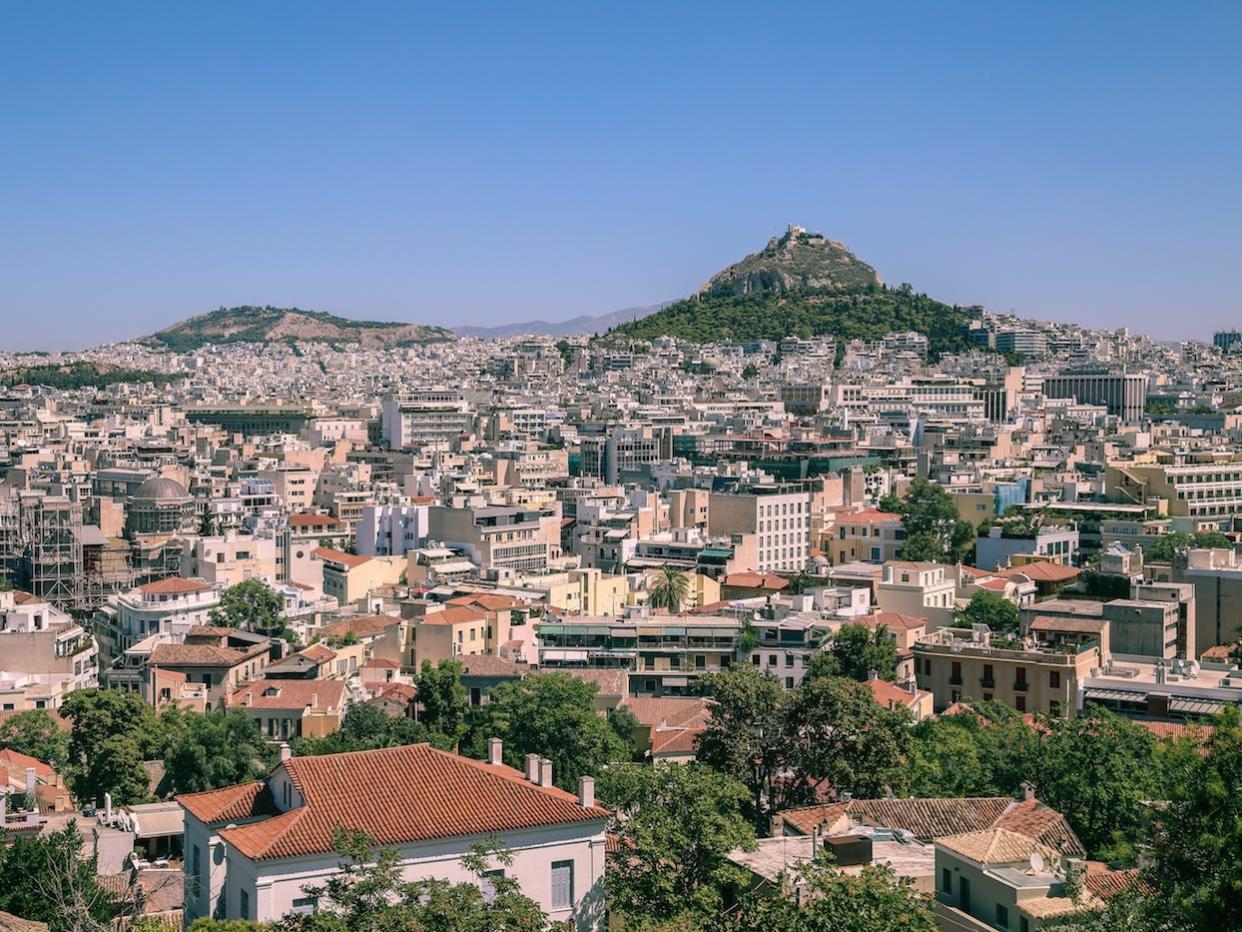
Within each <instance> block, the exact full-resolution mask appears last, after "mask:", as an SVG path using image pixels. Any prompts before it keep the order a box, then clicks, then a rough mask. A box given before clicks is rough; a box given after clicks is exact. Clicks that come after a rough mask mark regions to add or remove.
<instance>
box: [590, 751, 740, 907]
mask: <svg viewBox="0 0 1242 932" xmlns="http://www.w3.org/2000/svg"><path fill="white" fill-rule="evenodd" d="M597 786H598V790H599V796H600V800H601V801H602V802H603V803H604V804H605V805H607V806H609V807H610V808H612V810H613V824H612V830H613V831H615V832H616V833H617V834H618V835H619V836H620V843H621V849H622V851H623V852H624V853H623V855H622V856H621V857H618V858H616V859H615V860H614V861H613V862H611V863H610V865H609V868H608V873H607V875H606V882H607V885H608V895H609V898H610V901H611V903H612V904H613V906H614V908H616V909H617V910H619V911H620V912H621V913H623V914H624V915H625V916H627V917H628V918H629V919H630V921H631V922H633V921H641V922H644V923H645V922H648V921H651V920H655V921H658V922H665V921H669V920H674V919H678V918H686V917H687V914H691V915H699V916H710V915H714V914H717V913H719V911H720V909H721V907H722V905H723V902H724V896H725V891H726V890H727V889H728V888H729V887H730V886H732V885H735V884H738V883H740V882H741V881H742V880H743V879H744V876H743V873H742V872H740V871H739V869H738V868H737V867H736V866H735V865H733V864H732V863H731V862H730V861H729V860H728V857H727V856H728V853H729V852H730V851H732V850H733V849H734V848H739V847H741V848H746V849H750V848H752V847H753V846H754V840H755V834H754V830H753V829H752V828H751V826H750V824H749V823H748V822H747V820H746V817H745V814H744V812H743V809H744V807H745V806H746V804H747V801H748V799H749V794H748V792H747V789H746V787H745V786H743V785H742V784H741V783H738V782H737V781H736V780H732V779H730V778H728V777H726V776H724V775H723V774H719V773H717V772H715V771H714V770H712V769H711V768H709V767H706V766H704V765H702V764H669V765H668V766H661V767H651V766H649V765H644V764H619V765H613V766H611V767H609V768H607V769H606V770H604V771H602V772H601V773H600V777H599V782H598V784H597Z"/></svg>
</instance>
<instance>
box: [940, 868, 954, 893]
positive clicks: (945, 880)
mask: <svg viewBox="0 0 1242 932" xmlns="http://www.w3.org/2000/svg"><path fill="white" fill-rule="evenodd" d="M940 889H941V890H943V891H944V892H945V893H952V892H953V871H951V870H949V869H948V868H947V867H942V868H940Z"/></svg>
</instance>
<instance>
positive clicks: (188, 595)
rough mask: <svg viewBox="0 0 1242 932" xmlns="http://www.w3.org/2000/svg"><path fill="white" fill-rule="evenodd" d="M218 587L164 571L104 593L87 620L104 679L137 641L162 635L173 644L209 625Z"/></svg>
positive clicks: (216, 604)
mask: <svg viewBox="0 0 1242 932" xmlns="http://www.w3.org/2000/svg"><path fill="white" fill-rule="evenodd" d="M223 590H224V586H223V585H221V584H219V583H209V582H206V581H205V580H202V579H185V578H182V577H178V576H169V577H168V578H166V579H158V580H156V581H155V582H149V583H143V584H142V585H141V586H137V587H135V588H133V589H131V590H129V591H128V592H125V593H122V594H118V595H113V596H110V597H109V598H108V601H107V603H106V604H104V605H103V606H101V607H100V608H99V609H97V610H96V611H95V615H94V618H93V620H92V621H93V627H94V631H95V637H96V638H97V640H98V642H99V649H100V662H101V664H102V665H103V668H104V671H105V673H104V678H105V680H108V679H109V677H110V676H111V675H112V672H113V671H112V669H111V668H112V665H113V664H114V662H115V661H116V660H117V659H118V658H120V657H121V656H122V655H123V654H124V653H125V652H126V651H128V650H129V649H130V648H132V647H134V645H136V644H138V643H139V642H140V641H143V640H146V639H147V638H149V637H151V636H152V635H162V636H163V637H164V638H165V639H166V640H167V641H169V642H172V643H179V642H181V641H182V640H184V639H185V635H186V632H188V631H189V630H190V629H191V628H195V627H199V626H202V625H209V624H211V613H212V612H213V611H214V610H216V609H218V608H219V607H220V593H221V592H222V591H223ZM109 685H116V684H113V683H111V682H110V683H109Z"/></svg>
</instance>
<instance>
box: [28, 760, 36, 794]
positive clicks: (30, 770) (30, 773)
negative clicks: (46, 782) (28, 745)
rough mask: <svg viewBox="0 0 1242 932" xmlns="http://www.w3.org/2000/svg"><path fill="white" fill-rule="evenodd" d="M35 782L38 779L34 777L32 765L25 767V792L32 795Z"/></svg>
mask: <svg viewBox="0 0 1242 932" xmlns="http://www.w3.org/2000/svg"><path fill="white" fill-rule="evenodd" d="M36 783H38V779H37V778H36V777H35V769H34V768H33V767H27V768H26V792H27V793H29V794H30V795H31V796H33V795H34V791H35V784H36Z"/></svg>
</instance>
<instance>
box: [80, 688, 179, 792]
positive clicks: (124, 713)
mask: <svg viewBox="0 0 1242 932" xmlns="http://www.w3.org/2000/svg"><path fill="white" fill-rule="evenodd" d="M60 713H61V715H63V716H64V717H65V718H67V719H69V720H70V721H71V722H72V723H73V724H72V727H71V729H70V732H69V763H68V773H67V774H66V778H67V780H68V783H69V787H70V789H72V790H73V794H74V795H75V796H76V797H77V798H78V799H79V800H95V801H100V800H102V799H103V794H104V793H105V792H110V793H111V794H112V799H113V802H115V803H117V804H118V805H123V804H125V803H130V802H136V801H138V800H141V799H144V798H146V796H147V795H148V793H147V774H146V771H145V770H144V769H143V767H142V762H143V761H145V760H155V759H157V758H162V757H163V756H164V750H165V747H166V745H167V741H168V734H167V731H166V729H165V728H164V725H163V723H162V722H161V720H160V719H159V717H158V716H157V715H156V714H155V710H154V709H152V708H151V707H150V706H149V705H147V704H146V703H145V702H143V701H142V699H141V697H139V696H138V695H137V694H135V693H131V692H128V691H125V690H118V689H98V688H91V689H78V690H75V691H73V692H71V693H70V694H69V695H68V696H66V697H65V701H64V702H63V703H62V704H61V708H60Z"/></svg>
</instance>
